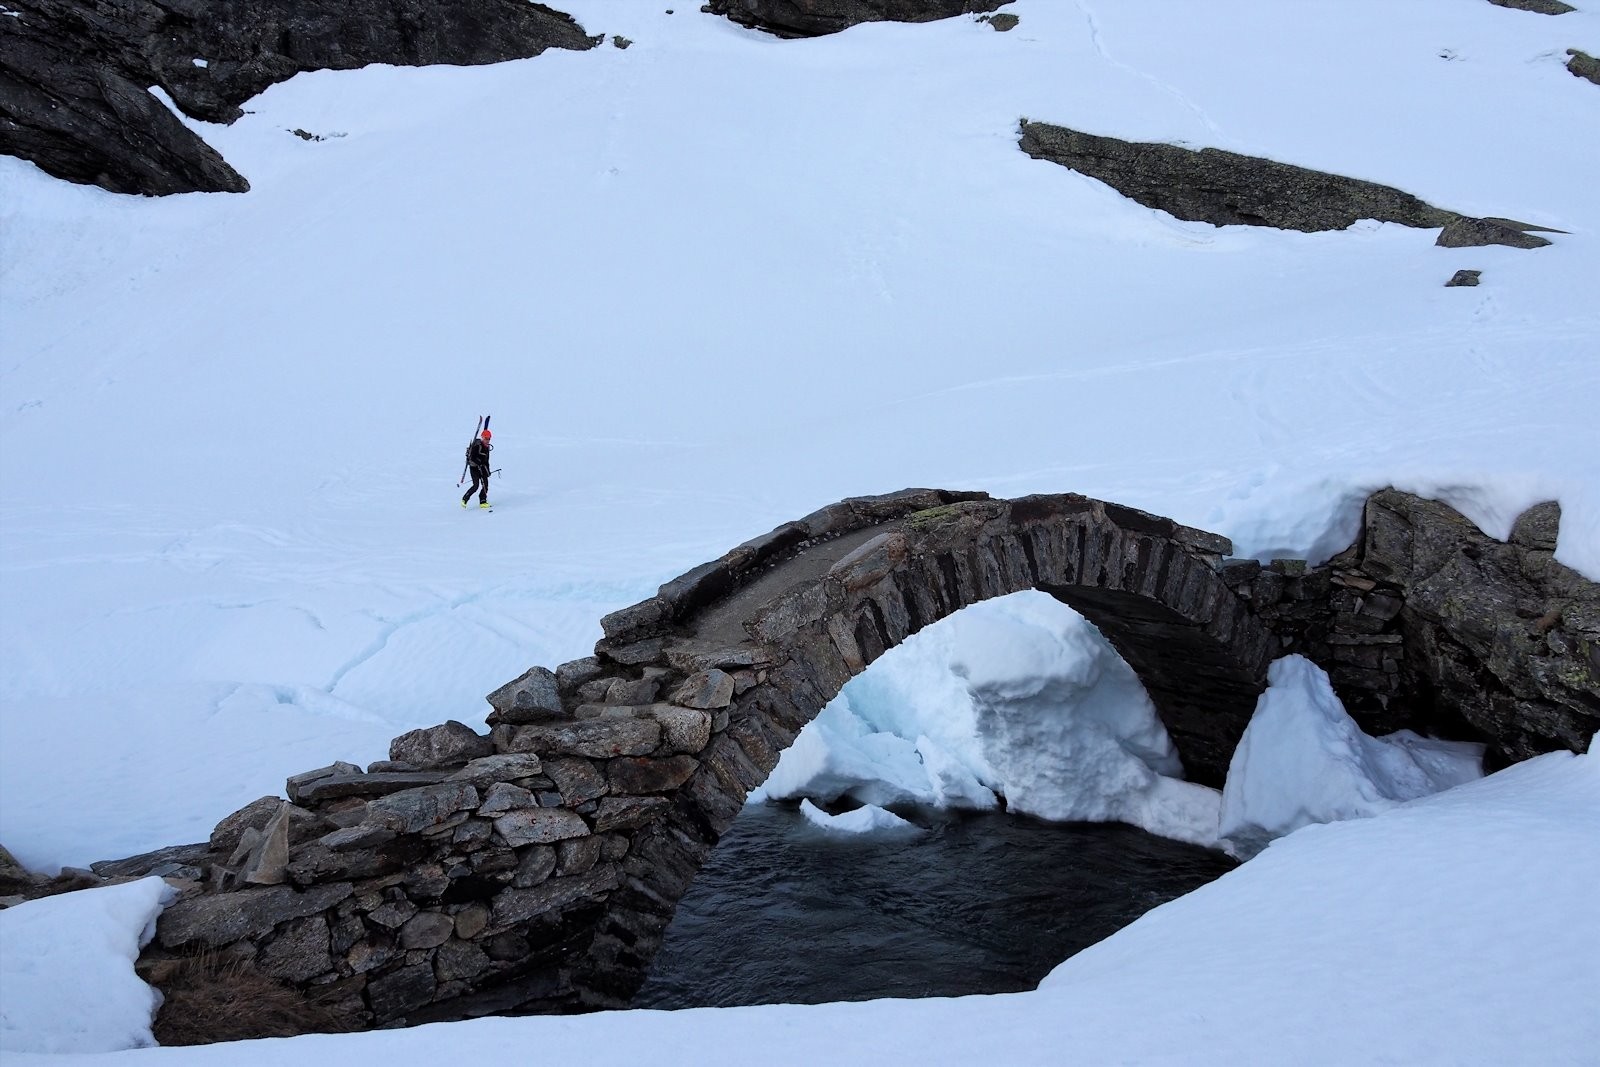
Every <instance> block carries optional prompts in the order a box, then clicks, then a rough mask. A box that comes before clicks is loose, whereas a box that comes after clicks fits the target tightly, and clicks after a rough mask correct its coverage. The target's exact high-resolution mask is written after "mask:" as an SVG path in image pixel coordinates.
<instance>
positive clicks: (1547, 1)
mask: <svg viewBox="0 0 1600 1067" xmlns="http://www.w3.org/2000/svg"><path fill="white" fill-rule="evenodd" d="M1489 3H1491V4H1493V5H1494V6H1495V7H1509V8H1511V9H1512V10H1513V11H1532V12H1533V13H1534V14H1536V15H1565V14H1566V13H1567V12H1569V11H1576V10H1578V9H1577V8H1575V7H1573V6H1572V5H1571V4H1564V3H1562V2H1561V0H1489Z"/></svg>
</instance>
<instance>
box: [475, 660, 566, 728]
mask: <svg viewBox="0 0 1600 1067" xmlns="http://www.w3.org/2000/svg"><path fill="white" fill-rule="evenodd" d="M484 699H485V700H487V701H488V702H489V705H490V706H491V707H492V708H494V713H495V716H496V718H498V720H499V721H501V722H512V723H515V722H532V721H535V720H537V719H538V718H540V717H545V716H550V715H559V714H560V713H561V692H560V687H559V686H558V685H557V683H556V676H555V674H554V672H552V671H550V670H547V669H546V668H544V667H530V668H528V670H527V671H525V672H524V673H523V674H522V676H521V677H518V678H514V679H512V680H511V681H509V682H507V683H506V684H505V685H502V686H501V687H500V688H499V689H496V690H495V691H494V692H492V693H490V694H489V695H488V696H487V697H485V698H484Z"/></svg>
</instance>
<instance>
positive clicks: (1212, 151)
mask: <svg viewBox="0 0 1600 1067" xmlns="http://www.w3.org/2000/svg"><path fill="white" fill-rule="evenodd" d="M1020 143H1021V146H1022V150H1023V151H1024V152H1026V153H1028V155H1030V156H1032V157H1034V158H1035V159H1043V160H1048V161H1049V162H1052V163H1058V164H1060V165H1061V166H1064V167H1069V168H1071V169H1072V170H1075V171H1077V172H1079V173H1080V174H1087V175H1088V176H1089V177H1091V178H1094V179H1096V180H1098V181H1102V182H1105V183H1106V184H1107V185H1109V186H1111V187H1112V188H1113V189H1115V190H1116V191H1117V192H1119V193H1121V194H1122V195H1123V196H1126V197H1128V198H1129V199H1132V200H1135V201H1137V202H1138V203H1140V204H1143V205H1144V206H1145V207H1150V208H1156V209H1157V210H1160V211H1165V212H1167V213H1168V214H1170V215H1173V216H1176V217H1177V218H1180V219H1184V220H1186V221H1189V222H1209V223H1211V224H1212V225H1213V226H1272V227H1275V228H1277V229H1282V230H1299V231H1301V232H1303V233H1315V232H1318V231H1321V230H1343V229H1346V228H1348V227H1349V226H1351V225H1353V224H1354V223H1356V222H1358V221H1360V220H1361V219H1376V220H1378V221H1379V222H1397V223H1399V224H1401V225H1402V226H1415V227H1419V228H1421V229H1434V228H1438V229H1440V230H1441V233H1440V237H1439V241H1438V243H1439V244H1442V245H1447V246H1449V247H1462V246H1467V245H1483V244H1505V245H1512V246H1513V247H1517V248H1537V247H1539V246H1540V245H1546V244H1549V243H1550V242H1549V241H1547V240H1546V239H1544V238H1542V237H1538V236H1535V235H1534V234H1532V233H1529V232H1527V231H1529V230H1533V229H1537V228H1538V227H1533V226H1528V225H1525V224H1523V223H1518V222H1513V221H1511V220H1509V219H1475V218H1470V217H1468V216H1464V215H1461V214H1458V213H1457V212H1454V211H1447V210H1445V209H1443V208H1436V207H1434V206H1433V205H1431V204H1428V203H1426V202H1424V201H1422V200H1419V199H1418V198H1417V197H1415V196H1412V195H1411V194H1410V193H1405V192H1401V191H1400V190H1399V189H1393V188H1390V187H1389V186H1387V185H1379V184H1378V183H1376V182H1369V181H1363V180H1361V179H1358V178H1345V177H1341V176H1340V175H1337V174H1326V173H1324V172H1322V171H1317V170H1310V169H1307V168H1305V167H1297V166H1294V165H1292V164H1289V163H1279V162H1277V161H1275V160H1270V159H1260V158H1257V157H1255V156H1244V155H1240V154H1238V153H1236V152H1225V151H1223V150H1222V149H1218V148H1203V149H1200V150H1198V151H1196V150H1192V149H1188V148H1181V147H1179V146H1177V145H1171V144H1159V143H1150V142H1136V141H1123V140H1119V139H1117V138H1115V137H1101V136H1098V135H1096V134H1090V133H1082V132H1080V131H1078V130H1072V129H1068V128H1066V127H1064V126H1052V125H1049V124H1047V123H1043V122H1029V121H1024V122H1023V123H1022V136H1021V142H1020Z"/></svg>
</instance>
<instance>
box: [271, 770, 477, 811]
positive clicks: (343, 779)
mask: <svg viewBox="0 0 1600 1067" xmlns="http://www.w3.org/2000/svg"><path fill="white" fill-rule="evenodd" d="M449 776H450V772H449V771H379V772H378V773H377V774H363V773H360V772H357V773H355V774H336V775H329V776H327V777H324V778H318V779H317V780H316V781H314V782H311V783H310V784H308V785H305V786H302V787H300V788H299V789H296V790H294V791H292V792H291V793H290V794H289V795H290V798H291V799H293V800H294V801H296V802H297V803H302V804H318V803H322V802H325V801H329V800H339V799H343V798H345V797H381V796H387V795H389V794H390V793H399V792H402V791H404V790H407V789H415V788H417V787H418V786H424V785H433V784H435V783H437V782H442V781H444V780H445V779H446V778H448V777H449Z"/></svg>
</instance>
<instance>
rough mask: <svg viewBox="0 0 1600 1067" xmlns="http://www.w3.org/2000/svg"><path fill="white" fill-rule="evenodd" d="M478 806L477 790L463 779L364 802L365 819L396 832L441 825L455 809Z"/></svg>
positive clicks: (458, 810) (407, 831)
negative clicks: (365, 803)
mask: <svg viewBox="0 0 1600 1067" xmlns="http://www.w3.org/2000/svg"><path fill="white" fill-rule="evenodd" d="M477 806H478V791H477V789H475V788H474V787H472V786H471V785H468V784H467V783H465V782H442V783H440V784H438V785H428V786H423V787H421V788H419V789H407V790H405V791H403V792H399V793H393V794H390V795H389V796H385V797H380V798H379V799H377V800H374V801H371V802H370V803H369V804H368V805H367V821H368V822H369V823H371V824H373V825H375V826H382V827H384V828H385V829H389V830H394V831H396V832H397V833H404V834H412V833H416V832H418V831H419V830H425V829H427V828H428V827H432V826H439V825H442V824H444V823H446V822H447V821H448V820H449V819H450V818H451V817H452V816H453V815H455V814H456V813H457V812H461V811H467V810H470V809H472V808H476V807H477Z"/></svg>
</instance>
